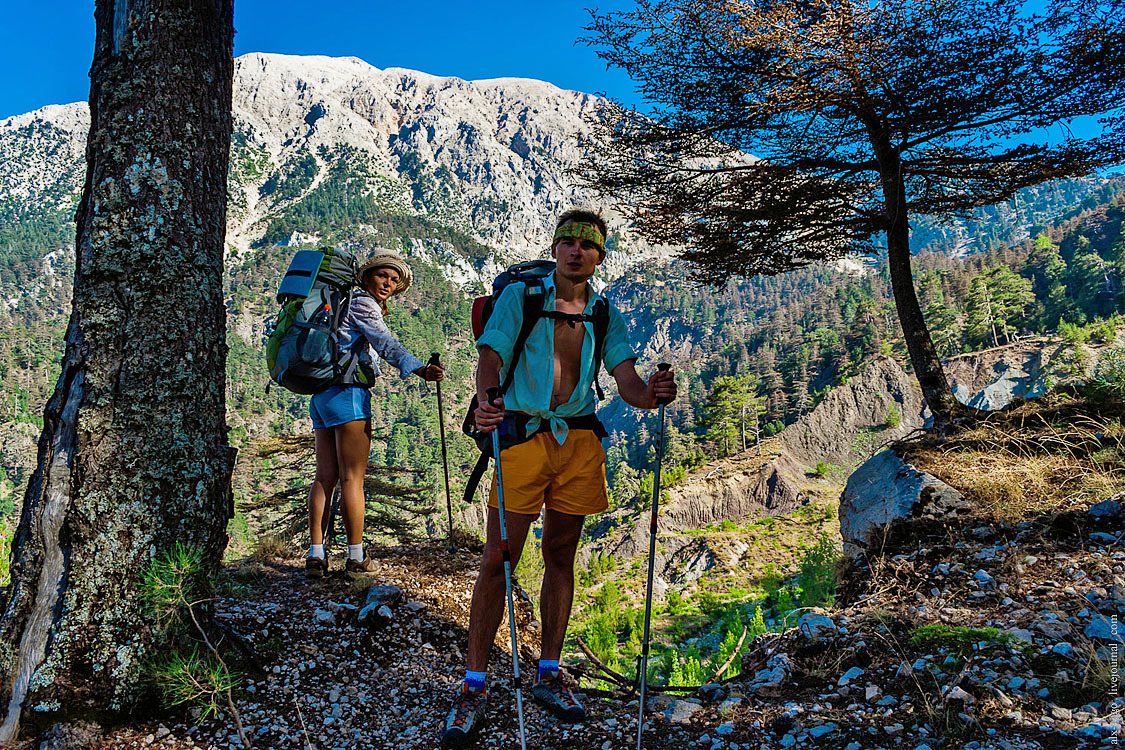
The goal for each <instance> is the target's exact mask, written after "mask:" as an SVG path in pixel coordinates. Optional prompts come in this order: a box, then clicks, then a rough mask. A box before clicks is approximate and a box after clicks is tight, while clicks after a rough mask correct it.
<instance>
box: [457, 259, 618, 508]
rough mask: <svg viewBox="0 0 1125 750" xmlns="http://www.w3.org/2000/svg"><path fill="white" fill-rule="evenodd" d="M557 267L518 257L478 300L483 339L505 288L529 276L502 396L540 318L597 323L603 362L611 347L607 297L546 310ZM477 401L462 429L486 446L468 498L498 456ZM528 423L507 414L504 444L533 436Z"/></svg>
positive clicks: (597, 358)
mask: <svg viewBox="0 0 1125 750" xmlns="http://www.w3.org/2000/svg"><path fill="white" fill-rule="evenodd" d="M554 272H555V262H554V261H553V260H529V261H525V262H523V263H517V264H515V265H513V266H509V267H508V268H507V269H506V270H504V271H502V272H501V273H500V274H499V275H497V277H496V278H495V279H494V280H493V282H492V294H490V295H486V296H483V297H477V298H476V299H475V300H474V301H473V315H472V324H473V337H474V339H479V338H480V337H481V334H483V333H484V326H485V324H487V323H488V319H489V318H490V317H491V316H492V309H493V307H494V306H495V304H496V300H497V299H498V298H499V297H500V294H501V293H502V292H503V291H504V290H505V289H506V288H508V286H509V285H511V284H513V283H516V282H523V284H524V294H523V322H522V323H521V325H520V331H519V334H518V335H517V336H516V340H515V343H514V344H513V346H512V356H511V360H512V361H511V363H510V364H509V365H508V374H507V375H505V376H504V381H503V382H502V383H501V384H500V389H499V393H498V395H499V396H501V397H503V396H504V394H505V393H507V392H508V389H509V388H511V387H512V381H513V380H514V379H515V375H516V364H517V363H518V362H519V359H520V356H521V355H522V354H523V350H524V347H525V346H526V345H527V339H528V337H529V336H531V331H532V329H534V328H535V324H536V323H538V322H539V321H540V320H541V319H543V318H550V319H552V320H565V321H566V322H567V323H569V324H570V325H572V326H573V325H576V324H578V323H586V322H589V323H592V324H593V326H594V362H595V363H600V362H601V360H602V356H603V355H604V353H605V338H606V333H607V332H608V331H609V304H608V303H607V302H606V301H605V299H599V300H598V301H596V302H595V303H594V308H593V310H591V311H590V313H589V314H585V313H560V312H554V311H547V310H544V309H543V307H544V301H545V300H546V298H547V289H546V286H545V285H544V283H543V280H544V279H545V278H547V277H548V276H550V275H551V274H552V273H554ZM598 366H600V365H598V364H596V365H595V375H594V388H595V390H596V392H597V395H598V400H599V401H600V400H603V399H605V394H604V393H603V392H602V385H601V382H600V377H599V372H598V370H597V369H596V368H597V367H598ZM477 406H478V401H477V397H476V395H474V396H473V398H472V401H471V402H470V403H469V410H468V412H467V413H466V414H465V420H464V422H462V424H461V431H462V432H464V433H465V434H466V435H468V436H469V437H471V438H472V439H473V440H474V441H475V442H476V444H477V448H479V449H480V452H481V455H480V457H479V458H478V459H477V463H476V465H475V466H474V467H473V471H472V473H471V474H470V475H469V481H468V484H467V485H466V486H465V494H464V495H463V496H462V499H463V500H464V501H465V502H466V503H469V502H471V501H472V497H473V494H474V493H475V492H476V490H477V485H479V484H480V480H481V477H482V476H484V472H485V469H487V468H488V460H489V459H490V458H492V438H491V436H490V435H486V434H482V433H480V432H478V431H477V430H476V425H475V423H474V422H473V412H474V411H475V410H476V408H477ZM567 423H568V424H569V425H570V426H571V427H574V428H578V429H593V430H594V431H595V433H597V434H598V437H601V438H604V437H606V432H605V428H604V427H602V424H601V422H599V421H598V418H597V417H596V416H594V415H593V414H590V415H587V416H584V417H576V418H573V419H568V420H567ZM526 424H527V419H506V420H505V424H504V425H503V426H502V427H501V428H500V430H501V432H500V446H501V448H509V447H511V446H513V445H519V444H520V443H522V442H525V441H527V440H529V439H530V438H531V435H528V434H527V431H526V429H525V428H526Z"/></svg>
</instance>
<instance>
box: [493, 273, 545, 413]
mask: <svg viewBox="0 0 1125 750" xmlns="http://www.w3.org/2000/svg"><path fill="white" fill-rule="evenodd" d="M546 296H547V295H546V290H545V289H544V288H543V284H541V283H536V282H533V281H532V280H528V281H526V282H524V289H523V322H522V323H521V324H520V332H519V335H518V336H516V341H515V344H514V345H513V346H512V357H511V360H512V361H511V362H509V363H508V374H507V375H505V376H504V382H503V383H501V384H500V395H501V396H503V395H504V394H505V393H507V392H508V389H509V388H511V387H512V381H513V380H515V378H516V363H517V362H519V360H520V355H522V354H523V348H524V347H525V346H526V345H527V339H528V337H529V336H530V335H531V329H533V328H535V324H536V323H538V322H539V319H540V318H541V317H543V304H544V301H545V299H546Z"/></svg>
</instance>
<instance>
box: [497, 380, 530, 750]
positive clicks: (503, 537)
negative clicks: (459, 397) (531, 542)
mask: <svg viewBox="0 0 1125 750" xmlns="http://www.w3.org/2000/svg"><path fill="white" fill-rule="evenodd" d="M487 392H488V403H490V404H491V403H492V402H493V401H495V400H496V398H497V396H499V395H500V389H499V388H489V389H488V391H487ZM492 456H493V458H495V459H496V505H497V508H496V510H497V511H498V513H499V515H500V552H501V554H502V555H503V557H504V587H505V588H506V589H507V590H508V628H509V629H510V630H511V631H512V675H513V679H514V680H515V687H516V713H517V714H518V715H519V719H520V748H521V750H527V740H526V738H525V735H524V730H523V694H522V693H521V692H520V652H519V647H518V644H517V643H516V609H515V603H514V601H513V599H512V553H511V551H510V550H509V549H508V524H507V523H506V522H505V521H504V474H503V473H502V472H501V471H500V428H499V427H497V428H496V429H495V430H493V431H492Z"/></svg>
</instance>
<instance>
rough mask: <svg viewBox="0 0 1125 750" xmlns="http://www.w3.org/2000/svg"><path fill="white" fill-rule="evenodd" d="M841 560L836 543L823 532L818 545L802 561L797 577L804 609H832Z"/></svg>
mask: <svg viewBox="0 0 1125 750" xmlns="http://www.w3.org/2000/svg"><path fill="white" fill-rule="evenodd" d="M839 559H840V554H839V552H837V551H836V543H835V542H834V541H833V540H832V537H830V536H829V535H828V532H826V531H822V532H821V533H820V538H819V539H817V541H816V544H814V545H813V546H812V547H810V548H809V550H808V552H806V553H805V556H804V558H803V559H802V560H801V572H800V573H798V575H797V583H798V585H799V586H800V589H801V593H800V602H801V606H802V607H821V606H827V607H830V606H832V604H833V603H834V602H835V600H836V564H837V562H838V561H839Z"/></svg>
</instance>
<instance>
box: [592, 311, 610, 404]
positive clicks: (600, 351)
mask: <svg viewBox="0 0 1125 750" xmlns="http://www.w3.org/2000/svg"><path fill="white" fill-rule="evenodd" d="M592 317H593V318H594V320H593V324H594V390H595V391H597V394H598V400H599V401H605V393H603V392H602V382H601V380H602V378H601V367H602V365H603V362H602V359H603V358H604V357H605V338H606V335H607V334H608V333H609V303H608V302H606V301H605V298H604V297H603V298H601V299H599V300H598V301H597V302H595V303H594V309H593V316H592Z"/></svg>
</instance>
